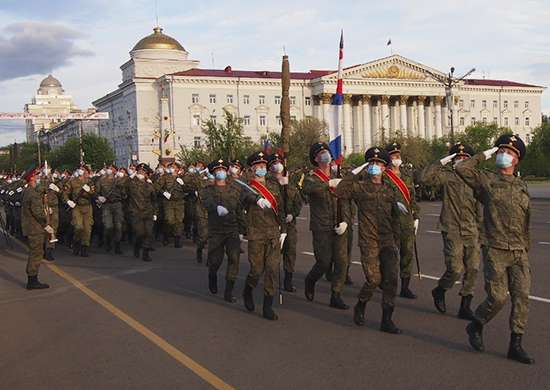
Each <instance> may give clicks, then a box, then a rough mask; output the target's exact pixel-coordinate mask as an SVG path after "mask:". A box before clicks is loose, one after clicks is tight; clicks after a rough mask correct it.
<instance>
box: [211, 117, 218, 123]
mask: <svg viewBox="0 0 550 390" xmlns="http://www.w3.org/2000/svg"><path fill="white" fill-rule="evenodd" d="M210 120H211V121H212V123H213V124H215V125H217V124H218V118H216V115H210Z"/></svg>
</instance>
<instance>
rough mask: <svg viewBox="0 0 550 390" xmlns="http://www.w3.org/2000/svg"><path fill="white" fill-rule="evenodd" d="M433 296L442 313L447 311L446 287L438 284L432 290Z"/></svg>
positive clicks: (437, 307)
mask: <svg viewBox="0 0 550 390" xmlns="http://www.w3.org/2000/svg"><path fill="white" fill-rule="evenodd" d="M432 297H434V306H435V308H436V309H437V311H438V312H440V313H445V312H446V311H447V305H445V289H444V288H443V287H440V286H437V287H436V288H434V289H433V290H432Z"/></svg>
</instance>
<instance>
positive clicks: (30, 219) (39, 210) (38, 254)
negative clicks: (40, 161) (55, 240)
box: [21, 185, 47, 276]
mask: <svg viewBox="0 0 550 390" xmlns="http://www.w3.org/2000/svg"><path fill="white" fill-rule="evenodd" d="M43 196H44V186H42V185H39V186H37V187H32V186H28V187H27V188H26V189H25V191H24V196H23V199H22V200H23V204H22V208H21V214H22V224H21V228H22V229H23V235H24V236H27V238H28V245H29V258H28V260H27V275H29V276H36V275H38V270H39V269H40V263H42V259H43V258H44V244H45V243H46V241H47V234H46V232H45V231H44V228H45V227H46V213H45V210H44V199H43Z"/></svg>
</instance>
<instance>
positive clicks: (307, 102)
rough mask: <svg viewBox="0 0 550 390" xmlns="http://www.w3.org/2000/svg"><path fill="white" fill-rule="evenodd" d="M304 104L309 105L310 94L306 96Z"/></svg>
mask: <svg viewBox="0 0 550 390" xmlns="http://www.w3.org/2000/svg"><path fill="white" fill-rule="evenodd" d="M304 104H305V105H306V106H311V97H310V96H306V98H305V101H304Z"/></svg>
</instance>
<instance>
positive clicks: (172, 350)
mask: <svg viewBox="0 0 550 390" xmlns="http://www.w3.org/2000/svg"><path fill="white" fill-rule="evenodd" d="M13 241H14V242H16V243H17V244H18V245H19V246H20V247H22V248H23V249H27V248H26V247H25V246H24V245H23V244H22V243H21V242H19V240H13ZM43 263H44V264H46V265H47V266H48V268H50V269H51V270H52V271H53V272H55V273H56V274H58V275H59V276H61V277H62V278H64V279H65V280H67V281H68V282H69V283H71V284H73V285H74V286H75V287H76V288H78V289H79V290H80V291H82V292H83V293H84V294H86V295H87V296H88V297H90V298H91V299H93V300H94V301H96V302H97V303H99V304H100V305H101V306H103V307H104V308H105V309H107V310H108V311H110V312H111V313H112V314H114V315H115V316H116V317H118V318H119V319H120V320H122V321H123V322H125V323H126V324H127V325H129V326H131V327H132V328H134V330H136V331H137V332H139V333H141V334H142V335H143V336H145V337H146V338H148V339H149V340H150V341H152V342H153V343H154V344H156V345H157V346H158V347H159V348H160V349H162V350H163V351H164V352H166V353H167V354H168V355H170V356H172V357H173V358H174V359H176V360H177V361H178V362H180V363H181V364H182V365H184V366H185V367H187V368H188V369H189V370H191V371H192V372H194V373H195V374H196V375H198V376H199V377H201V378H202V379H204V380H205V381H206V382H208V383H210V384H211V385H212V386H213V387H215V388H216V389H219V390H236V389H235V388H234V387H232V386H231V385H229V384H228V383H226V382H224V381H223V380H222V379H220V378H218V377H217V376H216V375H214V374H213V373H211V372H210V371H208V370H207V369H206V368H204V367H203V366H201V365H200V364H199V363H197V362H196V361H194V360H193V359H191V358H190V357H189V356H187V355H186V354H184V353H183V352H181V351H180V350H178V349H177V348H176V347H174V346H173V345H171V344H170V343H168V342H167V341H166V340H164V339H163V338H161V337H160V336H158V335H157V334H156V333H154V332H153V331H151V330H149V329H148V328H147V327H145V326H144V325H142V324H141V323H139V322H138V321H136V320H134V319H133V318H132V317H130V316H129V315H128V314H126V313H124V312H123V311H122V310H120V309H119V308H117V307H116V306H115V305H113V304H112V303H110V302H109V301H107V300H106V299H104V298H102V297H100V296H99V295H98V294H96V293H95V292H93V291H92V290H90V289H89V288H88V287H86V286H84V285H83V284H82V283H80V282H79V281H78V280H76V279H75V278H73V277H72V276H71V275H69V274H68V273H66V272H65V271H63V270H62V269H61V268H59V267H57V266H56V265H53V264H52V263H51V262H49V261H47V260H43Z"/></svg>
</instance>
